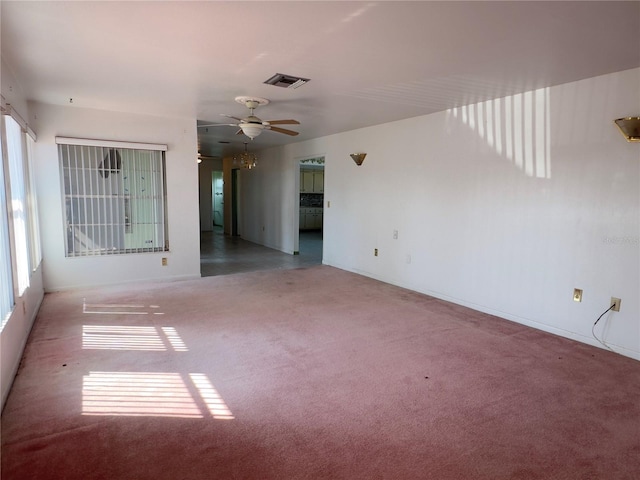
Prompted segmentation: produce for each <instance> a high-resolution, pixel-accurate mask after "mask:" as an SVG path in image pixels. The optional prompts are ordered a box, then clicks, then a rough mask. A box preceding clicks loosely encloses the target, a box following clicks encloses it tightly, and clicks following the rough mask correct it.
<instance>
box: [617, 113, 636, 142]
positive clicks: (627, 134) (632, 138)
mask: <svg viewBox="0 0 640 480" xmlns="http://www.w3.org/2000/svg"><path fill="white" fill-rule="evenodd" d="M613 122H614V123H615V124H616V125H617V126H618V128H619V129H620V133H622V136H623V137H624V138H625V139H626V140H627V142H640V117H623V118H618V119H617V120H614V121H613Z"/></svg>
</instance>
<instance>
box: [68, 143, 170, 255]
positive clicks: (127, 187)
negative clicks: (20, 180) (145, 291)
mask: <svg viewBox="0 0 640 480" xmlns="http://www.w3.org/2000/svg"><path fill="white" fill-rule="evenodd" d="M56 140H57V142H58V144H59V145H58V155H59V159H60V169H61V172H62V181H63V195H64V204H63V206H64V219H65V227H66V228H65V232H66V237H65V244H66V255H67V256H68V257H77V256H89V255H111V254H123V253H141V252H158V251H164V250H168V246H169V244H168V238H167V224H166V182H165V156H164V151H161V150H158V149H144V148H126V147H123V146H122V145H123V144H121V143H120V142H104V145H95V144H94V145H91V144H89V145H77V144H76V145H72V144H69V143H66V141H67V140H73V139H61V138H57V139H56ZM92 142H93V141H87V143H92ZM124 145H141V144H124ZM165 149H166V147H165Z"/></svg>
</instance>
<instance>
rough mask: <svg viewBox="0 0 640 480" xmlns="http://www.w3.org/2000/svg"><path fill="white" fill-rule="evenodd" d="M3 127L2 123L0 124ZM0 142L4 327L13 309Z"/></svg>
mask: <svg viewBox="0 0 640 480" xmlns="http://www.w3.org/2000/svg"><path fill="white" fill-rule="evenodd" d="M2 125H3V126H4V122H2ZM2 147H3V145H2V142H0V286H1V288H0V321H1V322H2V325H4V322H5V320H6V319H7V318H8V316H9V313H10V312H11V309H12V308H13V278H12V272H11V244H10V243H9V217H8V215H7V196H6V190H5V172H4V169H5V166H4V165H5V163H4V161H3V159H2Z"/></svg>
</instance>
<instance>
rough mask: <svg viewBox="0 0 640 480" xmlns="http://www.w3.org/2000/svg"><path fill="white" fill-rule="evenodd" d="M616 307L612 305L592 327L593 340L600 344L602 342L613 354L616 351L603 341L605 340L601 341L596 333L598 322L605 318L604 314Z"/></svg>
mask: <svg viewBox="0 0 640 480" xmlns="http://www.w3.org/2000/svg"><path fill="white" fill-rule="evenodd" d="M615 306H616V304H615V303H614V304H613V305H611V306H610V307H609V308H607V309H606V310H605V311H604V312H602V315H600V316H599V317H598V319H597V320H596V321H595V323H594V324H593V327H591V334H592V335H593V338H595V339H596V340H597V341H598V342H600V343H601V344H602V345H604V346H605V347H606V348H607V349H608V350H611V351H612V352H613V351H614V350H613V349H612V348H611V347H610V346H609V345H607V344H606V343H604V341H603V340H600V339H599V338H598V336H597V335H596V332H595V328H596V325H597V324H598V322H599V321H600V319H601V318H602V317H604V314H605V313H607V312H608V311H609V310H612V309H613V308H614V307H615Z"/></svg>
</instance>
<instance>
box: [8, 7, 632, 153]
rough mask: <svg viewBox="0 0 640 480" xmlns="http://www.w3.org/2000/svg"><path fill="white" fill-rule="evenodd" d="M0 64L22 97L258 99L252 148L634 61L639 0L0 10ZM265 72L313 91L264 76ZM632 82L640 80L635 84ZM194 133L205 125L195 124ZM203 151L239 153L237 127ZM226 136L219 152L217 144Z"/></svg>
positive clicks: (215, 110)
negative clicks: (270, 124) (273, 128)
mask: <svg viewBox="0 0 640 480" xmlns="http://www.w3.org/2000/svg"><path fill="white" fill-rule="evenodd" d="M0 8H1V22H2V25H1V26H2V32H1V33H2V37H1V41H2V44H1V45H2V56H3V58H4V59H5V62H6V63H7V64H8V65H9V66H10V68H11V69H12V70H13V73H14V74H15V76H16V77H17V78H18V80H19V81H20V83H21V85H22V87H23V89H24V90H25V92H26V93H27V96H28V98H29V99H31V100H36V101H41V102H47V103H52V104H58V105H69V99H70V98H73V106H75V107H87V108H99V109H107V110H116V111H126V112H139V113H147V114H157V115H170V116H181V117H189V118H194V119H198V120H199V121H202V122H206V123H214V122H215V123H217V122H223V123H224V122H226V121H228V119H224V118H223V117H221V116H220V114H223V113H224V114H229V115H233V116H237V117H244V116H246V114H247V113H248V110H246V108H245V107H244V106H242V105H239V104H238V103H236V102H235V101H234V98H235V97H236V96H239V95H248V96H258V97H264V98H267V99H269V100H270V101H271V103H270V104H269V105H266V106H263V107H259V108H258V110H257V111H256V114H257V116H259V117H260V118H262V119H265V120H269V119H283V118H294V119H297V120H299V121H300V123H301V124H300V125H295V126H292V127H289V126H286V128H291V129H292V130H297V131H299V132H300V135H299V136H297V137H289V136H286V135H282V134H278V133H275V132H268V131H267V132H263V133H262V135H260V136H259V137H257V138H256V139H255V140H253V143H252V144H250V147H251V145H253V146H254V147H256V148H259V147H263V146H267V145H278V144H283V143H288V142H295V141H300V140H305V139H310V138H315V137H319V136H324V135H329V134H333V133H337V132H342V131H347V130H352V129H356V128H360V127H365V126H369V125H375V124H380V123H385V122H389V121H393V120H398V119H402V118H410V117H414V116H418V115H425V114H429V113H433V112H437V111H442V110H446V109H447V108H450V107H453V106H459V105H464V104H468V103H473V102H477V101H481V100H485V99H489V98H496V97H502V96H505V95H510V94H514V93H517V92H522V91H527V90H531V89H535V88H540V87H543V86H551V85H557V84H561V83H566V82H570V81H575V80H579V79H583V78H587V77H592V76H597V75H601V74H605V73H610V72H614V71H621V70H626V69H629V68H634V67H638V66H640V2H638V1H631V2H611V1H604V2H596V1H594V2H586V1H583V2H558V1H555V2H541V1H533V2H516V1H513V2H484V1H472V2H455V1H446V2H425V1H413V2H400V1H377V2H376V1H371V2H367V1H359V2H347V1H323V2H311V1H291V2H273V1H258V2H244V1H230V2H218V1H200V2H186V1H149V2H136V1H129V2H111V1H104V2H99V1H84V2H61V1H46V2H27V1H7V0H2V1H1V2H0ZM275 73H284V74H291V75H298V76H302V77H307V78H310V79H311V81H310V82H309V83H308V84H306V85H304V86H302V87H300V88H298V89H284V88H279V87H274V86H271V85H265V84H263V82H264V81H265V80H267V79H268V78H269V77H271V76H272V75H274V74H275ZM639 88H640V86H639ZM200 130H202V129H200ZM209 132H210V133H209V134H205V133H204V132H201V133H202V134H201V135H200V136H199V137H200V138H199V141H200V146H199V148H200V149H201V151H202V152H203V153H204V154H205V155H221V154H223V153H227V152H229V151H230V150H229V148H232V149H236V150H237V149H241V148H242V143H243V142H244V141H245V140H248V139H247V138H246V137H244V136H242V135H239V136H236V135H235V132H236V129H235V128H234V127H216V128H210V129H209ZM225 140H226V141H230V142H232V143H231V145H229V146H226V147H225V148H226V150H224V151H223V147H224V145H222V144H220V143H218V142H219V141H225Z"/></svg>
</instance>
